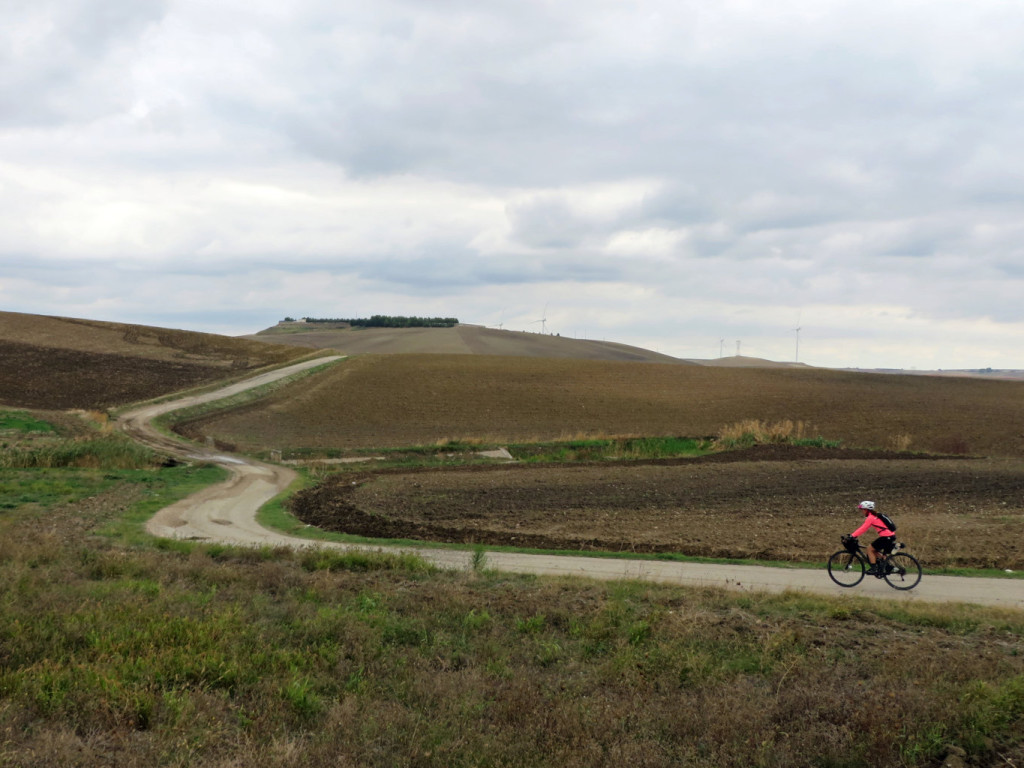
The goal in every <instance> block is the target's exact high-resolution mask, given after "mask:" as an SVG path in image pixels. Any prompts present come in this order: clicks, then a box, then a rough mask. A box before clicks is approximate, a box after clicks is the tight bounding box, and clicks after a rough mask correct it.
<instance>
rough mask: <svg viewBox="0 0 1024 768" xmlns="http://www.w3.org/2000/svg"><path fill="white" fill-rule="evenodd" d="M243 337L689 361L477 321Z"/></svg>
mask: <svg viewBox="0 0 1024 768" xmlns="http://www.w3.org/2000/svg"><path fill="white" fill-rule="evenodd" d="M243 338H246V339H253V340H256V341H272V342H274V343H275V344H292V345H296V346H302V347H312V348H315V349H336V350H338V351H339V352H341V353H343V354H346V355H364V354H417V353H426V354H443V355H497V356H499V357H561V358H575V359H581V360H619V361H623V362H652V363H677V364H681V365H686V364H688V363H686V362H685V361H682V360H679V359H677V358H674V357H670V356H668V355H662V354H660V353H658V352H653V351H651V350H649V349H643V348H641V347H633V346H630V345H628V344H619V343H616V342H612V341H599V340H594V339H572V338H568V337H564V336H552V335H549V334H540V333H525V332H522V331H503V330H498V329H495V328H485V327H483V326H481V325H457V326H455V327H453V328H334V329H318V328H317V326H316V325H313V326H309V327H305V326H298V327H296V326H285V327H274V328H268V329H267V330H265V331H260V332H259V333H257V334H253V335H251V336H244V337H243Z"/></svg>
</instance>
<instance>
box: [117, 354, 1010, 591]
mask: <svg viewBox="0 0 1024 768" xmlns="http://www.w3.org/2000/svg"><path fill="white" fill-rule="evenodd" d="M339 359H341V358H340V357H330V358H318V359H316V360H310V361H306V362H303V363H299V364H296V365H291V366H287V367H285V368H281V369H278V370H276V371H272V372H270V373H265V374H262V375H260V376H257V377H254V378H252V379H247V380H245V381H242V382H238V383H235V384H232V385H230V386H228V387H225V388H224V389H221V390H217V391H215V392H208V393H204V394H202V395H195V396H189V397H185V398H182V399H180V400H174V401H168V402H165V403H159V404H151V405H146V406H142V407H140V408H137V409H134V410H132V411H130V412H127V413H125V414H124V415H122V416H121V417H120V418H119V420H118V422H119V424H120V426H121V429H122V430H124V432H125V433H126V434H128V435H129V436H131V437H132V438H134V439H136V440H138V441H139V442H141V443H144V444H146V445H149V446H151V447H153V448H156V449H157V450H160V451H163V452H166V453H169V454H171V455H173V456H175V457H178V458H181V459H183V460H186V461H206V462H210V463H213V464H217V465H219V466H222V467H224V468H225V469H227V470H228V471H229V472H230V473H231V477H230V478H229V479H228V480H227V481H225V482H224V483H221V484H218V485H214V486H210V487H208V488H205V489H203V490H202V491H199V492H198V493H195V494H193V495H192V496H189V497H187V498H185V499H182V500H181V501H179V502H177V503H175V504H172V505H171V506H169V507H166V508H164V509H162V510H160V511H159V512H157V514H156V515H154V516H153V518H151V519H150V521H149V522H148V523H147V525H146V530H147V532H149V533H150V534H151V535H153V536H157V537H162V538H173V539H187V540H195V541H210V542H220V543H224V544H233V545H240V546H288V547H301V548H304V547H325V548H337V549H370V550H382V549H385V548H384V547H379V546H368V545H351V544H340V543H324V542H316V541H311V540H309V539H302V538H299V537H294V536H286V535H284V534H281V533H278V532H276V531H272V530H269V529H267V528H264V527H263V526H261V525H259V524H258V523H257V522H256V512H257V511H258V510H259V508H260V507H261V506H263V505H264V504H265V503H267V502H268V501H270V500H271V499H272V498H274V497H275V496H277V495H278V494H280V493H282V492H283V491H284V490H285V489H286V488H287V487H288V486H289V485H290V484H291V482H292V481H293V480H294V479H295V477H296V474H295V472H294V471H292V470H291V469H288V468H287V467H283V466H280V465H275V464H266V463H263V462H259V461H256V460H254V459H249V458H246V457H241V456H232V455H227V454H224V453H223V452H217V451H212V450H210V451H207V450H205V449H203V448H202V447H201V446H199V445H197V444H195V443H190V442H188V441H185V440H183V439H178V438H175V437H169V436H167V435H164V434H162V433H160V432H159V431H157V430H156V429H155V427H153V425H152V423H151V422H152V420H153V419H155V418H156V417H157V416H159V415H161V414H164V413H168V412H170V411H174V410H179V409H182V408H187V407H189V406H192V405H197V404H200V403H206V402H212V401H214V400H218V399H222V398H225V397H230V396H232V395H235V394H238V393H239V392H243V391H246V390H248V389H253V388H255V387H259V386H261V385H263V384H267V383H270V382H273V381H277V380H279V379H281V378H284V377H286V376H290V375H292V374H294V373H298V372H300V371H303V370H307V369H309V368H312V367H316V366H318V365H322V364H324V363H326V362H332V361H335V360H339ZM386 549H387V550H388V551H401V552H409V553H414V554H416V555H419V556H420V557H422V558H423V559H425V560H427V561H428V562H431V563H433V564H435V565H437V566H439V567H442V568H452V569H462V570H465V569H469V568H471V567H472V559H473V553H471V552H466V551H457V550H447V549H436V548H430V547H400V548H391V547H388V548H386ZM486 567H487V568H493V569H496V570H501V571H508V572H515V573H528V574H536V575H549V576H572V577H580V578H586V579H602V580H619V579H637V580H644V581H651V582H659V583H666V584H679V585H686V586H691V587H717V588H727V589H732V590H742V591H749V592H770V593H780V592H785V591H787V590H796V591H805V592H811V593H815V594H823V595H831V596H844V597H846V596H859V597H871V598H883V599H896V600H906V601H917V602H963V603H975V604H981V605H990V606H999V607H1005V608H1015V609H1024V580H1011V579H984V578H962V577H954V576H925V578H924V579H923V580H922V582H921V584H920V585H919V586H918V587H917V588H916V589H914V590H912V591H910V592H897V591H895V590H893V589H891V588H890V587H889V586H888V585H887V584H886V583H885V582H884V581H881V580H875V579H866V580H865V581H864V582H862V583H861V585H860V586H859V587H857V588H855V589H852V590H847V589H843V588H842V587H838V586H836V585H834V584H832V582H831V581H830V580H829V578H828V575H827V574H826V572H825V569H824V567H822V568H821V569H805V568H769V567H763V566H751V565H722V564H710V563H680V562H664V561H652V560H630V559H620V558H601V557H577V556H570V555H536V554H520V553H511V552H487V553H486Z"/></svg>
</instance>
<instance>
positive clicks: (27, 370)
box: [0, 312, 308, 409]
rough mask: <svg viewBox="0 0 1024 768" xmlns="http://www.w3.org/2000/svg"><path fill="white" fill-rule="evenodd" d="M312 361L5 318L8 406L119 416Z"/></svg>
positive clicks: (142, 332)
mask: <svg viewBox="0 0 1024 768" xmlns="http://www.w3.org/2000/svg"><path fill="white" fill-rule="evenodd" d="M307 353H308V350H300V349H296V348H294V347H285V346H280V345H270V344H260V343H256V342H252V341H247V340H241V339H233V338H230V337H227V336H217V335H214V334H209V333H195V332H192V331H178V330H171V329H166V328H151V327H147V326H139V325H126V324H123V323H104V322H99V321H93V320H78V319H73V318H63V317H47V316H42V315H26V314H20V313H16V312H0V359H2V360H3V362H4V364H3V365H2V366H0V405H4V406H7V407H15V408H38V409H70V408H85V409H104V408H111V407H114V406H118V405H124V404H126V403H131V402H135V401H138V400H146V399H149V398H152V397H158V396H160V395H165V394H168V393H170V392H176V391H179V390H182V389H188V388H190V387H195V386H199V385H201V384H207V383H210V382H214V381H218V380H221V379H225V378H229V377H231V376H237V375H238V374H242V373H246V372H249V371H253V370H256V369H258V368H262V367H264V366H268V365H276V364H280V363H284V362H287V361H289V360H294V359H298V358H300V357H302V356H304V355H305V354H307Z"/></svg>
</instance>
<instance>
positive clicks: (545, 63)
mask: <svg viewBox="0 0 1024 768" xmlns="http://www.w3.org/2000/svg"><path fill="white" fill-rule="evenodd" d="M1022 22H1024V10H1021V9H1018V8H1016V7H1013V6H1011V5H1008V4H1004V3H999V2H995V1H994V0H993V1H991V2H987V1H986V0H979V2H978V3H972V4H963V3H954V2H952V0H940V1H939V2H938V3H935V4H932V5H931V6H929V8H928V9H927V14H926V15H925V14H922V13H921V9H920V8H918V7H911V6H902V5H899V4H896V5H893V4H891V3H886V4H883V3H879V2H874V1H873V0H871V1H869V2H867V3H861V4H856V5H850V4H847V3H838V2H827V1H826V2H823V3H822V2H816V3H811V2H804V1H802V0H800V1H798V0H786V1H785V2H782V3H779V4H775V5H773V6H772V8H770V9H769V8H767V7H765V8H763V9H762V8H761V7H759V6H756V5H749V4H747V5H731V4H724V5H723V4H707V3H699V2H696V1H694V2H682V3H668V2H659V1H658V0H644V2H640V3H636V4H630V5H623V4H621V3H617V2H611V0H597V2H593V3H587V4H580V3H576V2H565V3H554V4H553V3H535V2H523V3H506V4H504V5H481V4H480V3H475V2H469V0H445V1H444V2H438V3H429V4H424V3H420V2H413V1H412V0H381V2H377V3H373V4H364V5H361V6H359V5H353V4H342V5H338V4H336V3H328V2H326V1H325V0H298V1H297V2H294V3H289V4H287V5H283V4H280V3H270V2H265V1H264V0H254V1H253V2H251V3H247V4H245V5H244V6H243V5H238V4H228V3H224V2H219V1H215V2H212V3H207V4H186V3H183V2H180V1H179V0H161V1H160V2H157V1H155V0H154V1H153V2H131V3H128V2H120V1H119V0H114V2H105V3H99V2H98V1H92V0H89V1H86V0H40V2H38V3H32V4H22V5H21V6H17V7H12V8H10V9H5V25H4V29H3V30H0V158H5V159H4V160H2V161H0V203H2V205H0V227H2V231H3V232H4V235H5V237H4V238H3V242H2V243H0V297H2V299H3V300H4V301H5V302H6V303H8V304H11V305H12V306H13V305H15V304H16V305H17V306H18V307H19V308H20V309H21V310H22V311H41V312H44V313H50V314H63V313H66V312H64V311H61V309H62V308H64V309H75V310H77V311H81V312H99V311H102V312H105V313H106V312H109V313H111V314H115V315H116V314H117V312H118V311H119V309H120V311H123V312H125V313H126V314H130V315H131V317H132V319H133V321H136V322H140V321H141V320H140V316H141V315H144V314H145V312H146V311H150V312H152V313H153V317H154V318H168V317H178V318H181V319H183V320H184V319H188V318H192V320H190V322H192V324H193V325H195V324H196V323H197V322H198V319H199V318H201V317H208V318H210V322H211V323H216V324H217V325H218V326H224V325H226V324H227V320H226V318H227V317H228V314H225V312H226V311H227V310H223V309H221V310H215V309H213V307H217V306H220V307H231V308H232V309H233V311H237V315H238V316H239V317H245V318H254V317H259V316H261V307H275V308H276V307H278V306H281V305H287V306H286V309H285V310H284V311H285V312H288V313H292V314H295V313H298V314H304V313H306V312H309V313H311V314H312V313H315V312H316V311H319V312H320V313H321V314H327V313H330V311H331V310H330V309H329V307H330V306H331V303H332V302H333V301H334V300H335V298H334V297H336V296H337V295H339V294H342V295H344V296H346V297H347V299H346V300H348V301H351V302H360V301H365V302H368V303H369V302H372V301H374V300H380V301H387V302H388V303H389V305H390V306H391V307H394V306H395V305H396V304H398V305H400V304H402V303H403V301H405V302H408V303H409V305H410V306H434V305H436V304H437V303H445V304H447V305H449V306H451V307H452V308H451V310H450V311H448V310H446V311H445V312H444V314H456V315H458V314H465V312H466V311H472V312H478V313H489V312H493V311H494V307H497V306H503V307H506V308H507V309H508V312H509V316H510V317H514V316H515V314H516V312H517V310H516V309H515V308H514V306H510V305H514V304H517V303H518V304H528V305H530V306H531V307H533V309H530V310H526V309H524V310H522V312H523V313H524V314H523V317H529V318H533V316H534V315H536V313H537V312H538V311H539V310H538V309H537V308H536V307H538V306H540V307H543V305H544V304H545V302H546V301H550V300H551V298H552V297H553V296H566V297H570V298H567V299H566V304H571V307H569V306H567V307H566V309H565V312H566V317H570V316H571V317H573V318H577V319H579V322H581V323H586V324H588V325H590V326H591V327H592V328H594V327H596V324H597V323H598V322H603V323H607V324H608V328H607V330H608V331H609V333H608V334H607V335H608V336H610V337H613V338H614V337H615V332H616V331H621V332H623V333H628V334H629V336H630V338H629V339H623V340H631V339H632V340H634V341H637V342H639V341H644V342H646V341H650V342H652V343H654V342H658V343H659V345H660V346H662V347H664V344H663V343H662V342H663V341H664V340H666V339H671V340H672V341H671V344H672V345H674V346H673V348H674V349H677V350H678V351H679V352H680V353H685V351H686V350H687V349H690V348H691V347H692V348H695V349H702V350H705V351H706V350H707V349H708V348H709V347H711V346H715V345H717V344H718V343H719V339H720V338H721V334H737V335H738V334H740V333H742V334H744V335H745V336H746V337H747V339H748V342H747V343H748V344H750V345H751V346H752V348H756V347H757V346H760V347H761V349H763V350H765V351H766V353H767V352H770V351H773V350H777V351H776V352H775V353H776V354H778V355H779V356H785V355H787V354H789V351H788V350H789V349H790V346H791V341H792V339H791V338H790V331H791V327H792V325H793V323H794V322H795V316H796V315H797V314H798V313H799V312H801V311H803V312H805V317H806V318H807V319H806V321H805V325H807V327H808V331H807V345H808V346H807V355H808V359H809V360H810V361H811V362H813V359H811V358H812V356H813V354H814V348H815V338H817V344H818V349H819V350H820V354H821V360H820V362H821V363H822V364H827V363H834V364H843V361H842V360H840V359H839V357H841V355H842V354H844V352H843V350H844V349H846V350H854V351H855V352H856V354H858V355H859V356H860V355H863V356H864V357H870V356H871V355H872V354H877V356H878V358H879V364H883V361H882V358H885V361H884V362H885V364H888V365H895V364H896V363H897V362H899V361H896V360H893V359H892V357H893V355H895V354H897V350H895V348H894V347H892V346H891V345H888V342H887V343H886V344H882V343H881V341H879V340H880V339H883V338H891V337H892V336H893V334H895V333H904V334H905V335H906V338H907V339H908V340H912V343H908V346H907V351H906V354H908V355H910V354H922V355H923V354H924V353H923V352H918V350H924V349H925V348H926V346H927V348H928V350H929V352H928V359H933V358H934V357H936V356H941V354H942V350H943V349H949V345H948V344H947V343H946V342H947V340H949V339H951V338H957V337H958V335H959V334H963V336H964V338H969V337H970V336H971V334H980V335H985V336H986V337H995V338H1012V337H1013V336H1014V334H1019V333H1021V332H1024V317H1022V313H1021V311H1020V309H1019V298H1018V297H1019V295H1020V293H1021V289H1022V288H1024V275H1022V273H1021V267H1020V264H1021V263H1024V259H1022V258H1021V257H1022V256H1024V254H1022V253H1021V249H1022V247H1024V246H1021V245H1020V243H1021V242H1022V241H1021V225H1020V224H1019V223H1018V221H1019V209H1020V203H1021V201H1022V200H1024V182H1022V181H1021V180H1022V179H1024V153H1022V152H1021V150H1020V148H1019V147H1018V143H1019V140H1018V136H1019V126H1020V125H1021V124H1022V118H1024V114H1022V113H1024V101H1022V100H1021V99H1020V97H1019V94H1020V93H1021V92H1022V86H1024V62H1022V60H1021V58H1020V56H1019V51H1020V49H1021V45H1022V44H1024V33H1022V32H1021V30H1022V29H1024V24H1022ZM26 262H28V263H31V264H33V265H34V266H33V267H31V268H25V267H24V266H23V265H24V264H25V263H26ZM140 280H141V281H143V282H144V284H145V286H146V287H145V288H144V289H143V294H144V295H145V296H147V297H149V300H148V304H149V305H151V306H150V308H149V309H148V310H147V308H146V307H144V306H143V305H142V304H137V303H136V302H137V301H139V300H138V299H135V298H131V294H132V290H133V289H132V288H131V287H130V286H131V285H132V284H133V283H137V282H139V281H140ZM161 285H162V286H163V288H164V289H163V290H160V289H159V288H158V287H157V286H161ZM197 285H202V286H203V287H202V288H201V289H197V288H196V286H197ZM243 288H244V290H241V289H243ZM21 296H33V297H34V299H33V301H32V302H29V301H26V300H25V299H22V298H18V297H21ZM193 297H201V298H196V300H193ZM163 301H166V302H173V303H175V304H176V308H175V309H173V310H172V309H169V308H168V309H164V308H162V307H160V306H159V305H160V303H161V302H163ZM12 302H13V304H12ZM301 302H308V303H309V304H311V305H316V306H317V307H320V308H321V309H319V310H316V309H314V308H310V309H308V310H307V309H303V308H302V307H296V306H294V304H295V303H301ZM459 307H464V308H465V311H463V312H460V310H459ZM55 308H56V309H57V310H58V311H54V309H55ZM353 311H356V310H354V309H353ZM363 311H368V312H373V311H377V310H375V308H374V307H373V306H367V307H365V309H364V310H363ZM389 311H390V310H389ZM395 311H397V310H395ZM408 311H410V312H412V311H414V310H413V309H409V310H408ZM552 317H553V318H554V313H553V315H552ZM596 318H602V319H601V320H598V319H596ZM651 318H655V320H654V321H653V322H652V320H651ZM470 319H472V318H470ZM815 324H817V326H818V331H817V334H818V335H817V337H816V334H815V332H814V331H813V330H812V328H813V326H814V325H815ZM951 324H955V325H951ZM759 325H760V326H762V327H761V328H760V330H759V328H758V326H759ZM716 328H717V329H718V330H716ZM929 329H930V330H929ZM929 334H931V335H929ZM602 335H604V334H602ZM708 335H710V337H711V338H698V337H706V336H708ZM687 337H692V338H693V341H692V342H684V341H681V340H680V339H682V338H687ZM773 337H774V338H775V342H772V343H774V344H775V346H772V343H770V342H769V339H771V338H773ZM850 338H859V339H862V340H863V341H862V349H861V347H857V346H856V345H851V344H850V343H849V342H848V341H847V340H848V339H850ZM756 339H759V340H758V341H755V340H756ZM659 340H661V341H659ZM830 340H831V341H830ZM835 340H842V341H841V342H840V341H835ZM926 340H927V342H926ZM970 347H971V345H970V344H969V343H964V344H962V345H960V346H959V347H958V350H961V349H968V348H970ZM862 350H863V351H862ZM872 350H875V351H874V352H872ZM665 351H670V352H671V350H667V349H666V350H665ZM851 354H852V352H851ZM956 354H957V359H959V360H962V361H964V362H965V364H966V361H967V360H968V357H969V356H968V355H967V353H965V352H962V351H957V353H956ZM1012 354H1014V353H1012V352H1007V353H1006V358H1007V359H1008V358H1010V357H1012ZM862 362H863V361H862ZM982 362H984V361H978V364H979V365H981V363H982ZM986 364H991V363H986ZM954 365H955V363H954V362H953V361H952V360H950V361H949V362H948V363H947V365H946V367H952V366H954ZM1018 365H1019V366H1020V367H1024V361H1020V362H1019V363H1018Z"/></svg>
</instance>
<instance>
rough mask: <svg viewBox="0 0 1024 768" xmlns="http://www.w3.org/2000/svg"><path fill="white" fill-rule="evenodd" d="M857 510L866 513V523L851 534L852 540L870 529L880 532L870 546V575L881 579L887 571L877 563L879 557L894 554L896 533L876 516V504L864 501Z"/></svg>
mask: <svg viewBox="0 0 1024 768" xmlns="http://www.w3.org/2000/svg"><path fill="white" fill-rule="evenodd" d="M857 509H859V510H860V511H861V512H863V513H864V522H863V523H862V524H861V526H860V528H858V529H857V530H856V531H854V532H853V533H851V534H850V538H851V539H856V538H857V537H858V536H860V535H861V534H862V533H866V532H867V530H868V529H869V528H874V529H875V531H877V532H878V538H877V539H875V540H874V541H873V542H871V543H870V544H868V560H869V561H870V562H871V567H870V568H868V574H869V575H871V576H879V577H881V576H882V575H884V574H885V570H884V566H883V565H882V564H881V563H879V562H877V560H878V556H879V555H888V554H890V553H891V552H892V550H893V547H894V546H896V532H895V531H892V530H889V526H888V525H887V524H886V522H885V521H884V520H882V518H880V517H879V516H878V515H876V514H875V502H873V501H862V502H861V503H860V504H858V505H857Z"/></svg>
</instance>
